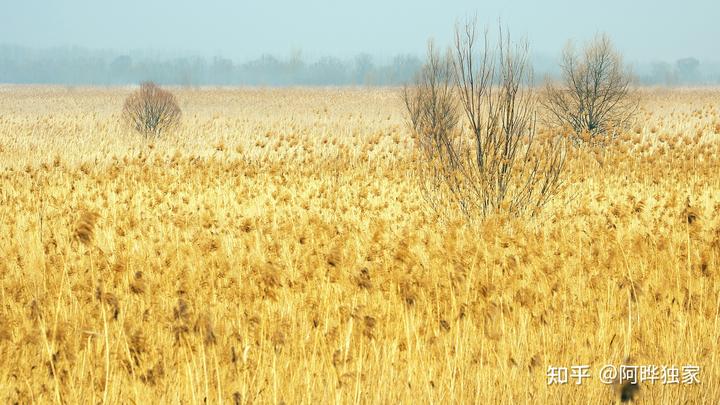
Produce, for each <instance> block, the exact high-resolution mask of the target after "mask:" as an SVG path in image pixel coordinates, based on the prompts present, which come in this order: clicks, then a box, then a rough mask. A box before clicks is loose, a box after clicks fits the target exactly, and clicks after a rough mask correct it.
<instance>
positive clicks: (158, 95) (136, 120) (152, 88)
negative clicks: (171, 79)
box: [123, 82, 181, 135]
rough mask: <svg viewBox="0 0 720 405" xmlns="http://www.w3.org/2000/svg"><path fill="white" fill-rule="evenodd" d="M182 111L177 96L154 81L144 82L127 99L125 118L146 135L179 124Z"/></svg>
mask: <svg viewBox="0 0 720 405" xmlns="http://www.w3.org/2000/svg"><path fill="white" fill-rule="evenodd" d="M180 116H181V111H180V107H178V105H177V101H176V100H175V96H174V95H173V94H172V93H170V92H169V91H167V90H163V89H162V88H160V87H159V86H158V85H156V84H155V83H153V82H144V83H142V84H141V85H140V89H138V90H137V91H135V92H134V93H132V94H131V95H130V96H128V98H127V99H126V100H125V105H124V107H123V118H124V120H125V121H126V122H127V123H128V124H129V125H130V126H131V127H132V128H133V129H135V130H136V131H138V132H140V133H142V134H144V135H159V134H160V133H162V132H165V131H167V130H168V129H170V128H173V127H175V126H177V125H178V123H179V122H180Z"/></svg>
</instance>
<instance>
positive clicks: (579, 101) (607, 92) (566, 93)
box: [542, 34, 638, 142]
mask: <svg viewBox="0 0 720 405" xmlns="http://www.w3.org/2000/svg"><path fill="white" fill-rule="evenodd" d="M560 67H561V82H560V83H554V82H552V81H548V82H547V84H546V86H545V94H544V97H543V98H542V104H543V106H544V107H545V108H546V110H547V114H548V115H547V117H548V121H549V123H550V124H554V125H557V126H561V127H566V128H569V129H571V130H572V132H573V133H574V135H575V137H576V139H582V140H586V141H594V142H598V141H603V140H605V139H608V138H612V137H614V136H616V135H617V134H618V133H620V132H622V131H623V130H625V129H627V127H628V126H629V125H630V123H631V121H632V119H633V117H634V116H635V113H636V112H637V109H638V102H637V97H636V96H635V95H634V94H633V92H632V89H631V82H632V74H631V72H630V70H629V69H628V68H626V67H625V66H624V65H623V61H622V56H621V55H620V53H619V52H618V51H616V50H615V48H614V47H613V45H612V42H611V41H610V39H609V38H608V36H607V35H604V34H603V35H598V36H597V37H595V39H594V40H593V41H591V42H590V43H589V44H587V45H586V46H585V48H584V49H583V51H582V53H581V54H578V53H577V52H576V51H575V48H574V47H573V45H572V43H568V45H567V46H566V47H565V50H564V51H563V56H562V63H561V64H560Z"/></svg>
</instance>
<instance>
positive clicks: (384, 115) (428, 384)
mask: <svg viewBox="0 0 720 405" xmlns="http://www.w3.org/2000/svg"><path fill="white" fill-rule="evenodd" d="M130 91H131V89H130V88H66V87H14V86H5V87H0V402H3V403H48V402H62V403H92V404H96V403H173V404H175V403H178V404H179V403H183V404H187V403H228V404H235V403H237V404H246V403H272V404H279V403H286V404H296V403H297V404H320V403H380V404H394V403H407V404H412V403H438V404H439V403H534V404H545V403H583V404H595V403H614V402H615V401H618V400H619V398H620V394H619V391H620V390H621V389H622V387H621V386H619V385H618V384H606V383H604V382H601V381H600V375H599V370H600V369H601V368H602V367H603V366H605V365H616V366H620V365H623V364H624V365H637V366H642V365H657V366H658V367H662V366H677V367H680V368H682V367H684V366H687V365H695V366H698V367H699V368H700V372H699V374H698V376H697V378H698V380H699V383H693V384H684V383H682V381H681V382H680V383H678V384H663V383H662V382H660V381H658V382H656V383H654V384H650V383H643V384H640V385H639V391H637V394H636V395H635V401H637V403H647V404H650V403H667V404H676V403H698V404H709V403H717V402H719V401H720V383H718V379H719V378H720V349H718V341H720V90H717V89H695V90H688V89H678V90H659V89H658V90H643V91H642V92H641V103H640V108H641V111H640V114H639V120H638V122H637V123H636V124H635V126H634V127H633V128H632V130H631V131H629V132H628V133H626V134H624V135H623V136H622V137H621V138H620V139H618V140H617V141H615V142H614V143H612V144H611V145H610V146H608V147H607V148H605V149H603V150H599V149H592V148H589V147H581V148H573V149H572V150H571V152H570V153H569V156H568V161H567V164H566V172H565V174H564V178H565V180H564V181H565V187H564V189H563V191H562V193H561V194H560V195H559V196H558V197H557V198H555V199H553V200H552V201H551V202H550V204H548V205H547V206H546V207H545V208H544V209H543V210H542V212H541V213H540V214H539V215H537V216H534V217H522V218H514V217H502V216H499V217H492V218H490V219H488V220H487V221H484V222H479V221H474V222H468V221H465V220H464V218H463V217H461V216H460V215H458V216H457V217H455V216H452V215H450V216H446V215H439V214H437V213H436V212H434V211H433V210H431V209H429V208H427V203H426V200H425V198H424V195H423V192H422V191H421V188H420V187H419V186H418V182H417V176H416V171H415V168H416V167H417V164H416V160H417V159H418V156H417V153H416V152H415V149H414V146H413V140H412V138H411V136H410V130H409V128H408V124H407V117H406V115H405V109H404V105H403V103H402V99H401V97H400V91H399V89H392V88H389V89H360V88H358V89H352V88H349V89H337V88H326V89H303V88H297V89H227V88H225V89H210V88H201V89H178V88H175V89H172V88H171V91H173V93H174V94H175V95H176V97H177V99H178V102H179V105H180V107H181V108H182V111H183V116H182V123H181V125H180V127H179V128H177V129H176V130H175V131H173V132H168V133H167V134H163V135H161V136H160V137H159V138H157V139H146V138H145V137H143V136H142V135H139V134H136V133H134V132H132V131H131V130H129V129H128V128H126V126H124V125H123V123H122V121H121V117H120V112H121V110H122V105H123V100H124V99H125V97H126V96H127V95H128V94H129V93H130ZM579 365H587V366H589V370H590V378H587V379H586V380H584V381H582V384H575V380H572V379H571V381H570V383H568V384H564V385H556V384H552V385H548V382H549V377H548V370H549V369H551V368H553V367H566V368H568V369H569V368H571V367H572V366H579ZM682 377H683V376H682V375H681V376H680V378H682Z"/></svg>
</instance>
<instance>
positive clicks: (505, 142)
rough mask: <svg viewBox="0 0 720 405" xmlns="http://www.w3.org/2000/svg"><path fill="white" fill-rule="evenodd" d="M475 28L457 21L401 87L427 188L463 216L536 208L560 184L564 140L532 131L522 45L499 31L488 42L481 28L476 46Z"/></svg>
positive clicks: (439, 203)
mask: <svg viewBox="0 0 720 405" xmlns="http://www.w3.org/2000/svg"><path fill="white" fill-rule="evenodd" d="M475 27H476V24H475V23H474V22H469V23H467V24H466V25H465V26H464V29H461V28H460V27H458V28H457V29H456V35H455V44H454V49H453V50H452V51H449V52H448V53H447V55H446V56H441V55H440V53H439V52H437V51H436V50H435V48H434V47H433V46H432V43H431V44H430V47H429V50H428V61H427V63H426V64H425V66H424V67H423V69H422V70H421V72H420V74H419V76H418V77H417V79H416V82H415V83H414V85H413V86H411V87H406V89H405V92H404V101H405V105H406V108H407V111H408V113H409V116H410V123H411V125H412V130H413V134H414V137H415V139H416V141H417V142H416V143H417V145H419V146H420V151H421V155H422V156H423V157H424V158H425V159H423V161H422V162H423V165H421V166H422V170H421V174H422V176H421V177H422V178H423V182H422V185H423V187H425V190H424V191H425V195H426V196H428V202H429V203H430V204H431V205H432V207H433V208H435V209H436V210H437V209H438V208H441V207H443V206H445V205H444V204H445V203H446V202H451V203H452V204H451V206H453V205H454V206H456V207H457V208H459V209H460V210H461V211H462V212H463V213H464V214H465V215H466V216H474V215H475V214H479V215H480V217H485V216H487V215H489V214H492V213H495V212H499V211H504V212H507V213H510V214H512V215H516V214H521V213H523V212H527V211H530V212H532V213H534V212H537V210H539V209H540V208H541V207H542V206H543V205H545V204H546V203H547V202H548V201H549V199H550V198H551V197H552V196H553V195H555V194H556V193H557V192H558V190H559V187H560V185H561V176H560V175H561V172H562V169H563V167H564V164H565V147H564V142H563V141H562V139H561V138H560V137H552V136H550V137H546V138H543V139H537V138H536V127H535V117H536V96H535V93H534V92H533V91H532V89H531V88H530V85H531V82H532V71H531V67H530V64H529V61H528V46H527V44H525V43H523V44H519V45H518V44H514V43H512V42H511V41H510V38H509V35H507V34H503V32H502V30H500V36H499V39H498V41H497V44H496V45H495V47H493V48H491V47H490V44H489V42H490V41H489V37H488V33H487V31H486V32H485V37H484V39H485V41H484V48H483V49H482V50H481V51H480V52H477V49H476V42H477V35H476V33H475V30H476V28H475ZM463 113H464V116H465V120H461V115H462V114H463Z"/></svg>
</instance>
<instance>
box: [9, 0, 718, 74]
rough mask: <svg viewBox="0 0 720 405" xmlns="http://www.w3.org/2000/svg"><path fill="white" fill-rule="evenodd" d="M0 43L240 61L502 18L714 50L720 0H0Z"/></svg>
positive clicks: (520, 30)
mask: <svg viewBox="0 0 720 405" xmlns="http://www.w3.org/2000/svg"><path fill="white" fill-rule="evenodd" d="M0 10H1V11H0V43H5V44H17V45H24V46H30V47H35V48H45V47H54V46H67V45H78V46H82V47H87V48H92V49H112V50H118V51H123V50H162V51H170V52H180V53H194V54H200V55H204V56H214V55H222V56H226V57H229V58H233V59H236V60H243V59H249V58H255V57H258V56H260V55H261V54H263V53H270V54H274V55H278V56H283V55H289V54H290V52H291V51H292V50H298V49H299V50H302V52H303V54H305V55H309V56H320V55H334V56H339V57H348V56H352V55H355V54H357V53H359V52H368V53H371V54H373V55H377V56H389V55H393V54H396V53H414V54H417V55H421V54H422V53H423V52H424V48H425V44H426V41H427V39H428V38H429V37H434V38H435V39H436V40H438V41H439V42H440V43H447V42H448V41H449V39H450V37H451V34H452V29H453V26H454V23H455V21H456V20H457V19H458V18H463V17H465V16H467V15H472V14H475V13H476V14H477V16H478V20H479V21H480V22H482V23H491V24H496V23H497V20H498V18H501V19H502V21H503V23H505V24H506V25H507V26H508V27H509V28H510V30H511V32H512V33H513V35H518V36H519V35H527V36H528V38H529V40H530V45H531V48H532V50H533V51H535V52H538V53H547V54H553V55H554V54H556V53H557V52H559V50H560V49H561V48H562V46H563V44H564V43H565V41H566V40H568V39H570V38H575V39H578V40H582V39H586V38H588V37H590V36H592V35H593V34H594V33H595V32H598V31H606V32H608V33H609V34H610V35H611V37H612V38H613V39H614V41H615V43H616V44H617V46H618V47H619V48H620V49H621V50H622V51H623V52H625V54H626V57H627V59H628V60H635V61H643V60H655V59H663V60H669V61H672V60H675V59H677V58H680V57H685V56H695V57H698V58H700V59H720V52H719V51H720V1H718V0H702V1H701V0H685V1H672V2H667V1H663V0H654V1H653V0H596V1H569V0H536V1H530V0H527V1H518V0H515V1H487V0H485V1H483V0H474V1H465V0H444V1H438V0H436V1H417V0H399V1H391V0H364V1H352V2H350V1H341V0H335V1H331V0H311V1H277V0H265V1H243V0H238V1H227V0H226V1H221V0H207V1H187V0H115V1H104V0H0Z"/></svg>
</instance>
